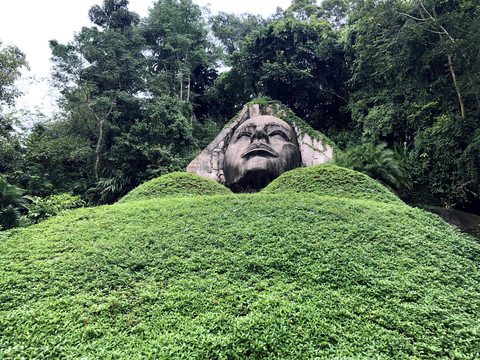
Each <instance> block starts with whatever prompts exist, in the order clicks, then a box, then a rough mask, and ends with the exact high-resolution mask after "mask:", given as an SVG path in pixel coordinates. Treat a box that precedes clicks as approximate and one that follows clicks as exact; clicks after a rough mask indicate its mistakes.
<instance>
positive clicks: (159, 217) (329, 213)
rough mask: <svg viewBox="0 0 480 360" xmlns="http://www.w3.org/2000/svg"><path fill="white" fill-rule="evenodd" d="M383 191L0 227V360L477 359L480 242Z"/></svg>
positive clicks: (284, 195) (77, 213) (188, 201)
mask: <svg viewBox="0 0 480 360" xmlns="http://www.w3.org/2000/svg"><path fill="white" fill-rule="evenodd" d="M325 169H328V170H329V171H330V173H331V174H332V173H335V170H339V169H336V168H333V167H330V168H328V167H326V168H324V169H323V170H325ZM301 170H310V171H313V170H311V169H301ZM314 170H317V171H318V169H314ZM326 172H327V171H324V173H326ZM337 172H338V171H337ZM342 173H343V178H344V179H345V178H346V177H347V176H346V175H348V173H349V172H348V171H342ZM294 174H299V172H292V173H291V174H289V175H292V176H293V175H294ZM300 174H301V172H300ZM312 176H315V174H313V175H312ZM361 177H362V176H360V175H359V176H357V178H352V179H351V180H352V181H355V183H357V181H358V178H361ZM285 178H286V177H285ZM279 180H281V179H279ZM310 180H312V179H310ZM330 180H331V182H332V188H333V189H337V186H336V185H337V184H335V181H338V178H337V179H335V178H334V177H333V175H332V176H331V177H330ZM311 182H313V181H311ZM366 183H367V182H365V183H364V184H366ZM370 183H371V181H370ZM374 184H375V183H374ZM370 185H371V184H370ZM363 186H364V185H362V186H361V188H360V190H361V189H362V188H363ZM306 190H308V189H306ZM180 191H182V190H180ZM330 193H331V192H330ZM384 194H385V193H383V194H382V195H381V196H380V197H382V201H373V200H353V199H349V198H339V197H330V196H325V197H324V196H319V195H317V194H315V193H312V192H309V193H298V194H295V193H293V192H289V191H287V192H280V191H279V192H278V193H277V194H270V193H266V192H262V193H257V194H240V195H216V196H191V197H167V198H155V199H150V200H140V201H129V202H126V203H123V204H114V205H106V206H100V207H96V208H84V209H77V210H73V211H69V212H67V213H64V214H62V215H59V216H57V217H54V218H50V219H47V220H45V221H44V222H42V223H40V224H37V225H34V226H31V227H29V228H25V229H19V230H13V231H11V232H9V233H3V235H2V237H1V238H0V239H1V240H0V333H1V334H2V336H1V337H0V357H2V358H4V359H16V358H85V359H94V358H102V359H113V358H122V359H166V358H168V359H180V358H196V359H224V358H238V359H244V358H247V357H249V358H255V359H257V358H270V359H298V358H325V359H327V358H344V357H345V358H347V357H348V358H382V359H386V358H396V359H412V358H422V359H427V358H430V359H434V358H435V359H436V358H459V359H475V358H478V357H479V356H480V352H479V349H480V343H479V338H478V332H479V331H480V329H479V323H478V318H479V317H480V310H479V309H480V277H479V273H478V264H479V261H480V245H479V243H478V242H475V241H474V240H472V239H471V238H469V237H468V236H466V235H462V234H460V233H459V232H458V231H456V230H454V229H453V228H452V227H450V226H449V225H447V224H446V223H445V222H443V221H442V220H441V219H440V218H439V217H438V216H436V215H432V214H429V213H427V212H425V211H423V210H420V209H415V208H411V207H409V206H407V205H405V204H403V203H402V202H401V201H396V202H389V203H386V202H385V201H384V200H385V197H384Z"/></svg>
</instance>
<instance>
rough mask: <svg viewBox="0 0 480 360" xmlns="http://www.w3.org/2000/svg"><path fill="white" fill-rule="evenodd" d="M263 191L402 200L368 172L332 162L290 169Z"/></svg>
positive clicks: (384, 200) (394, 201) (398, 201)
mask: <svg viewBox="0 0 480 360" xmlns="http://www.w3.org/2000/svg"><path fill="white" fill-rule="evenodd" d="M262 192H264V193H269V194H277V193H283V192H290V193H313V194H317V195H322V196H335V197H341V198H349V199H364V200H375V201H382V202H386V203H397V204H398V203H402V201H401V200H400V199H399V198H398V197H396V196H395V195H394V194H393V193H392V192H390V191H389V190H388V189H387V188H386V187H385V186H382V185H381V184H379V183H378V182H376V181H375V180H373V179H372V178H370V177H368V176H367V175H365V174H362V173H359V172H357V171H354V170H350V169H345V168H341V167H338V166H335V165H331V164H321V165H316V166H311V167H304V168H298V169H294V170H291V171H288V172H286V173H284V174H282V175H280V176H279V177H278V178H277V179H275V180H274V181H272V182H271V183H270V184H269V185H268V186H267V187H265V188H264V189H263V190H262Z"/></svg>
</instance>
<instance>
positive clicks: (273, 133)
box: [268, 130, 290, 141]
mask: <svg viewBox="0 0 480 360" xmlns="http://www.w3.org/2000/svg"><path fill="white" fill-rule="evenodd" d="M268 136H270V137H273V136H275V137H280V138H283V139H284V140H285V141H290V139H289V138H288V136H287V134H285V133H284V132H283V131H280V130H274V131H272V132H271V133H270V134H268Z"/></svg>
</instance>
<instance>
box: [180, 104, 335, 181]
mask: <svg viewBox="0 0 480 360" xmlns="http://www.w3.org/2000/svg"><path fill="white" fill-rule="evenodd" d="M289 113H290V114H289ZM260 115H270V116H275V117H277V118H280V119H282V120H284V121H286V122H287V123H289V124H290V125H291V126H292V127H293V129H294V130H295V133H296V135H297V141H298V144H299V148H300V153H301V157H302V166H303V167H305V166H313V165H317V164H322V163H325V162H327V161H329V160H331V159H332V157H333V146H332V144H331V142H330V141H329V140H328V139H327V138H326V137H325V136H324V135H322V134H321V133H320V132H318V131H315V130H313V129H311V128H310V127H309V126H308V125H307V124H305V123H303V124H299V122H301V120H300V119H298V118H297V117H296V116H294V115H293V113H291V111H289V110H285V108H284V107H283V106H281V105H280V104H278V103H273V104H268V105H264V104H255V103H254V104H248V105H246V106H245V107H244V108H243V110H242V111H241V112H240V113H239V115H237V117H236V118H235V119H234V120H233V121H232V122H231V123H230V124H229V125H228V126H227V127H225V128H224V129H223V130H222V131H221V132H220V133H219V134H218V135H217V137H216V138H215V139H214V140H213V141H212V142H211V143H210V144H209V145H208V146H207V147H206V148H205V149H204V150H203V151H202V152H201V153H200V154H199V155H198V156H197V157H196V158H195V159H194V160H193V161H192V162H191V163H190V164H189V165H188V166H187V169H186V170H187V172H191V173H195V174H198V175H200V176H203V177H205V178H208V179H212V180H215V181H217V182H219V183H221V184H225V176H224V172H223V169H224V155H225V150H226V148H227V146H228V144H229V142H230V139H231V137H232V134H233V133H234V131H235V129H236V128H237V127H238V126H240V125H241V124H242V123H243V122H245V121H247V120H248V119H250V118H253V117H256V116H260ZM299 120H300V121H299Z"/></svg>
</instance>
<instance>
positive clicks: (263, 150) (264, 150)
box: [242, 145, 278, 158]
mask: <svg viewBox="0 0 480 360" xmlns="http://www.w3.org/2000/svg"><path fill="white" fill-rule="evenodd" d="M262 155H263V156H273V157H278V154H277V153H276V152H275V151H273V150H272V149H271V148H270V147H268V146H267V145H259V146H258V145H253V146H249V148H248V149H247V151H245V152H244V153H243V154H242V158H244V157H247V156H262Z"/></svg>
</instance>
